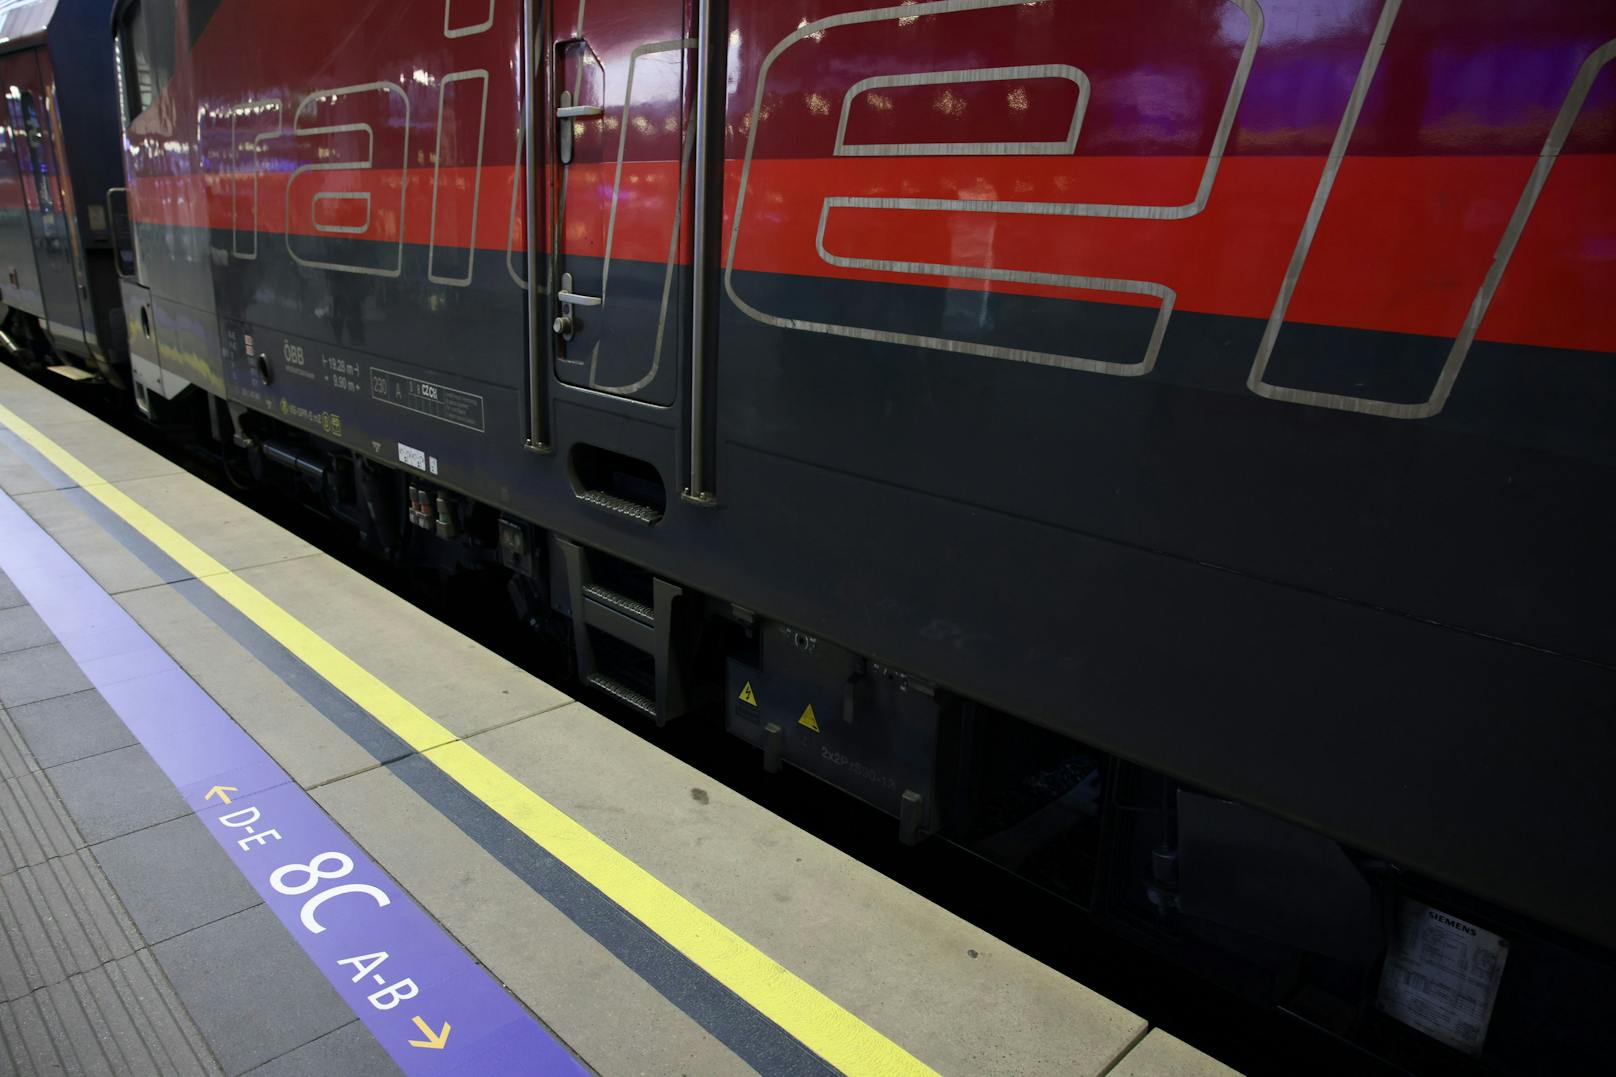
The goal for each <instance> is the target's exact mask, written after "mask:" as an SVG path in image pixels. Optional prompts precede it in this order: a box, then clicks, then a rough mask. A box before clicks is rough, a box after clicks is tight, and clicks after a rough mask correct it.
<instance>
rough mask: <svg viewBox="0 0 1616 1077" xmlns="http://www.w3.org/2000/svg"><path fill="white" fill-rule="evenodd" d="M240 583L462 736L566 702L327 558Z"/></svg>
mask: <svg viewBox="0 0 1616 1077" xmlns="http://www.w3.org/2000/svg"><path fill="white" fill-rule="evenodd" d="M240 576H241V578H242V579H244V580H246V581H247V582H248V583H250V584H252V585H253V586H254V587H256V588H257V589H258V590H260V591H262V592H263V593H264V594H265V595H267V596H268V597H269V598H270V599H272V600H274V601H275V602H276V603H278V604H279V605H280V606H281V607H282V608H283V609H285V610H286V611H287V612H288V613H290V614H291V615H292V616H293V617H296V618H297V619H298V620H300V621H301V622H302V623H303V624H304V625H306V626H308V627H309V628H310V629H312V630H313V631H315V632H317V633H319V634H320V635H321V636H322V637H324V638H325V639H326V640H328V641H329V642H330V643H331V644H332V645H333V646H336V647H338V648H340V649H341V650H342V651H343V652H345V653H346V654H347V655H348V656H349V657H350V658H352V659H353V660H354V661H355V662H358V663H359V664H360V665H361V666H363V667H364V668H365V669H367V670H369V671H370V672H371V673H373V674H375V675H376V676H377V677H379V678H380V679H382V680H383V681H386V682H387V684H388V685H389V686H391V687H392V688H393V689H394V690H396V691H397V692H398V693H399V694H400V695H402V696H404V698H406V699H408V700H409V701H410V702H411V703H413V704H415V705H416V706H417V707H419V708H421V710H423V711H425V712H426V713H427V714H429V715H431V716H432V717H433V718H434V719H436V720H437V721H439V722H441V723H443V725H444V726H445V727H447V728H448V729H449V730H451V731H452V732H453V733H455V734H456V735H457V736H462V737H464V736H469V735H471V734H472V733H474V732H477V731H479V730H484V729H490V728H493V727H494V726H498V725H503V724H505V723H507V722H511V721H514V720H515V719H517V718H521V717H524V716H526V715H530V714H536V713H539V712H541V711H546V710H552V709H554V708H556V707H558V706H560V705H561V704H563V703H565V702H566V701H567V696H566V695H565V694H564V693H562V692H560V691H559V690H557V689H555V688H553V687H551V686H550V685H547V684H545V683H544V682H543V681H540V680H538V679H537V678H535V677H533V676H532V675H531V674H529V673H527V672H525V671H523V670H521V669H518V668H517V667H516V666H514V665H512V664H511V663H510V662H507V661H505V660H504V659H503V658H500V657H499V656H498V655H496V654H494V653H493V652H492V651H489V650H488V649H487V648H486V647H483V646H482V645H480V644H478V643H477V642H475V641H474V640H471V639H468V638H467V637H466V636H464V635H462V634H461V633H459V632H456V631H455V630H454V629H452V628H450V627H449V626H448V625H445V624H443V623H442V622H441V621H438V620H437V619H435V618H433V617H431V616H428V615H427V614H426V613H423V612H422V611H421V610H418V609H416V608H415V607H414V606H411V605H410V604H409V603H408V602H405V601H404V600H403V599H401V598H399V597H397V596H396V595H392V594H389V593H388V592H387V591H386V590H384V589H383V588H382V587H380V586H378V585H377V584H375V583H372V582H371V581H370V580H367V579H365V577H363V576H361V575H359V574H358V573H357V572H355V571H353V570H352V569H350V568H348V567H347V566H346V565H343V564H341V563H339V562H337V561H336V560H334V559H332V558H330V557H327V556H325V555H324V554H322V555H320V556H318V557H308V558H303V559H302V560H297V561H289V562H286V563H284V564H276V565H265V566H262V567H259V568H253V569H248V570H246V571H244V572H242V573H240Z"/></svg>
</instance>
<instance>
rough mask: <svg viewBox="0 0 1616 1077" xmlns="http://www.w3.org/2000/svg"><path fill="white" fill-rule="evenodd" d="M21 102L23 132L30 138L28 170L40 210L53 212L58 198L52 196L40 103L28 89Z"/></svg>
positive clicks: (23, 93)
mask: <svg viewBox="0 0 1616 1077" xmlns="http://www.w3.org/2000/svg"><path fill="white" fill-rule="evenodd" d="M19 104H20V105H21V106H22V125H23V132H24V133H25V134H26V136H27V138H28V152H29V160H28V165H29V168H28V171H30V172H32V173H33V181H34V191H35V193H36V196H37V197H38V198H39V208H40V211H41V212H43V213H51V212H53V211H54V210H55V209H56V200H55V199H54V198H53V197H51V183H50V166H49V158H48V157H47V156H46V150H45V146H44V143H45V129H44V128H43V127H41V126H40V123H39V105H38V103H37V102H36V101H35V100H34V95H33V94H32V93H30V92H29V91H28V90H24V91H23V92H22V97H21V98H20V99H19Z"/></svg>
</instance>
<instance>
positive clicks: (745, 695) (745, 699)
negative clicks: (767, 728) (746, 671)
mask: <svg viewBox="0 0 1616 1077" xmlns="http://www.w3.org/2000/svg"><path fill="white" fill-rule="evenodd" d="M739 698H740V701H741V702H742V703H745V704H746V705H747V706H749V707H755V706H757V696H755V695H753V694H752V682H751V681H747V682H746V687H744V688H742V689H741V694H740V696H739Z"/></svg>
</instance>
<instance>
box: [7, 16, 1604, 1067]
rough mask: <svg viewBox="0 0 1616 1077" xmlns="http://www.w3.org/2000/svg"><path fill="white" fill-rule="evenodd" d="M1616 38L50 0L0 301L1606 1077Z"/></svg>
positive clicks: (596, 672)
mask: <svg viewBox="0 0 1616 1077" xmlns="http://www.w3.org/2000/svg"><path fill="white" fill-rule="evenodd" d="M1613 59H1616V6H1613V5H1611V4H1610V3H1609V2H1608V0H1556V2H1554V3H1542V2H1541V0H1532V2H1528V0H1473V2H1465V3H1460V2H1457V0H1426V2H1420V3H1415V2H1403V0H1332V2H1331V3H1325V4H1320V3H1318V2H1317V0H1139V2H1136V3H1131V4H1102V3H1093V2H1085V0H919V2H917V0H903V2H902V3H891V2H888V0H790V2H780V0H768V2H765V0H554V2H550V3H544V2H541V0H389V2H386V3H383V2H379V0H355V2H354V3H350V4H331V3H320V2H314V0H283V2H281V3H277V4H274V5H266V4H252V3H248V2H246V0H185V2H183V3H181V2H179V0H117V2H116V3H107V2H104V0H103V2H93V0H20V2H7V3H5V4H3V5H0V76H3V77H0V84H3V85H4V86H5V87H6V104H7V112H6V114H5V117H4V123H3V124H0V135H3V138H4V140H5V145H4V146H3V147H0V274H3V279H0V304H3V310H4V320H3V322H0V347H3V349H4V350H5V351H6V352H7V353H8V354H9V356H10V358H11V360H12V361H13V362H14V363H17V364H19V365H23V366H26V367H30V368H32V369H35V370H39V371H42V372H47V373H50V374H54V375H60V376H62V377H65V378H69V379H73V380H77V381H88V382H93V383H96V384H98V385H100V386H102V387H103V388H104V390H105V391H107V392H111V393H117V394H119V395H120V396H121V397H122V398H124V399H127V400H128V401H129V402H130V405H131V406H132V407H133V408H134V409H135V410H136V411H137V412H138V413H139V414H140V415H141V416H143V417H145V419H146V420H149V421H150V422H151V423H152V424H153V425H154V426H158V427H161V428H163V429H164V430H169V431H185V432H186V434H187V436H190V437H193V438H195V439H197V440H198V441H199V442H201V443H205V444H207V445H209V446H212V447H213V449H214V450H216V451H217V452H218V453H219V454H220V455H221V456H222V457H224V458H225V460H226V461H227V462H228V463H229V464H230V465H231V466H232V467H233V468H235V473H237V474H243V475H249V476H251V477H252V479H253V480H254V481H256V482H258V483H260V484H263V485H265V486H267V487H271V488H275V489H279V490H282V491H283V492H285V493H286V494H287V495H288V496H294V497H299V498H303V499H306V500H308V501H310V502H312V503H316V504H319V505H322V506H324V507H326V508H327V509H328V510H329V511H330V512H332V513H333V514H335V515H336V516H338V517H340V518H342V519H344V520H347V521H349V522H350V523H351V526H352V528H353V531H354V533H355V535H356V536H357V537H358V539H359V541H361V542H362V543H364V544H365V545H366V546H368V547H369V548H371V549H373V550H374V551H376V553H377V554H378V555H379V556H381V557H383V558H386V559H389V560H391V561H393V562H395V563H398V564H401V565H413V566H421V567H422V569H423V570H428V569H430V570H431V571H437V572H450V571H453V570H460V569H468V568H478V569H486V570H490V571H496V572H499V573H502V574H503V575H504V577H505V578H506V579H507V591H508V594H509V596H510V600H511V603H512V605H513V606H514V607H515V608H516V609H517V610H518V611H519V613H520V614H521V617H522V618H523V619H524V620H525V621H526V622H528V623H530V624H534V625H538V626H542V627H543V628H544V629H545V631H544V633H543V635H544V638H546V639H549V640H552V641H555V642H554V643H553V645H554V646H559V647H563V648H565V649H566V653H567V655H568V657H569V660H570V662H571V663H572V665H573V668H574V669H575V671H576V673H577V676H578V679H579V680H580V681H581V682H583V683H585V684H588V685H590V686H592V688H593V690H595V691H597V692H599V693H602V694H604V695H605V696H609V697H611V698H612V699H614V700H615V701H616V702H617V703H618V704H620V705H621V706H623V707H625V708H627V709H628V710H630V711H632V712H637V713H639V714H640V715H643V717H644V719H645V720H646V721H647V722H654V723H656V724H658V725H661V724H664V723H668V722H674V721H699V722H708V723H711V724H712V725H713V726H715V727H716V726H718V725H720V724H721V725H722V727H723V729H724V730H725V731H726V732H727V733H728V734H730V735H733V736H736V737H739V738H742V739H744V740H745V741H747V742H749V743H750V744H752V745H753V746H754V747H755V748H756V751H757V756H758V760H759V765H760V766H762V767H763V768H765V769H767V770H769V771H778V770H780V769H781V768H784V767H791V768H795V769H798V770H801V771H805V772H808V773H810V774H812V775H814V776H816V777H817V778H819V779H822V780H823V781H824V782H826V783H828V784H829V785H831V786H834V787H836V788H838V789H841V790H843V791H844V792H846V793H847V794H850V795H851V796H854V797H857V798H859V799H861V800H863V801H865V802H867V803H868V804H870V805H873V806H874V807H875V808H878V809H880V811H881V812H883V813H885V815H886V817H887V818H888V819H890V825H891V826H892V830H893V836H894V840H899V841H904V842H918V841H922V840H929V839H943V840H948V841H952V842H955V843H958V844H960V845H962V846H964V847H966V848H968V849H971V850H974V851H976V852H978V853H980V854H981V855H982V856H984V857H986V858H988V859H990V860H993V861H994V862H996V863H1000V864H1002V865H1004V866H1005V867H1007V868H1008V869H1009V870H1011V871H1014V872H1016V873H1018V874H1020V875H1022V876H1023V877H1025V878H1029V879H1032V880H1035V881H1036V882H1037V883H1038V885H1040V886H1043V887H1045V888H1046V889H1049V890H1051V891H1053V892H1055V893H1058V894H1060V895H1062V896H1063V897H1064V898H1065V899H1067V900H1069V901H1070V902H1071V903H1072V904H1073V905H1074V907H1076V908H1078V909H1080V910H1081V911H1082V912H1083V913H1084V914H1086V915H1087V916H1089V917H1090V918H1092V919H1093V920H1094V921H1095V922H1097V923H1100V924H1102V925H1104V926H1106V927H1107V929H1109V930H1114V931H1116V932H1117V933H1119V934H1121V935H1123V936H1124V937H1126V938H1127V939H1129V940H1132V941H1134V942H1137V943H1138V944H1139V945H1140V946H1143V947H1147V948H1150V949H1152V950H1155V951H1157V952H1160V953H1163V954H1167V955H1170V956H1172V957H1173V958H1174V959H1175V960H1176V961H1178V962H1180V963H1181V965H1183V966H1185V967H1188V968H1190V969H1193V970H1195V971H1196V972H1197V974H1199V975H1203V976H1206V977H1208V978H1210V979H1212V980H1215V981H1217V982H1219V983H1223V984H1229V985H1237V986H1238V989H1239V990H1241V991H1242V992H1245V993H1247V994H1249V995H1251V996H1253V997H1255V998H1257V999H1258V1000H1259V1001H1261V1002H1262V1003H1263V1004H1265V1005H1269V1006H1273V1007H1277V1008H1280V1009H1283V1010H1284V1011H1286V1012H1288V1013H1291V1014H1294V1015H1296V1016H1298V1017H1299V1018H1301V1019H1303V1020H1305V1021H1307V1022H1309V1023H1311V1024H1314V1025H1317V1026H1318V1027H1321V1028H1324V1029H1327V1030H1329V1031H1330V1032H1331V1034H1333V1035H1338V1036H1340V1037H1342V1038H1343V1039H1345V1040H1348V1041H1350V1042H1352V1043H1355V1044H1358V1045H1360V1046H1361V1047H1363V1049H1364V1050H1366V1051H1368V1052H1370V1053H1372V1054H1376V1055H1379V1056H1381V1057H1383V1058H1391V1059H1401V1060H1404V1061H1403V1062H1400V1063H1399V1064H1405V1065H1411V1066H1415V1067H1420V1066H1425V1065H1445V1064H1448V1063H1453V1064H1455V1065H1462V1066H1472V1067H1475V1068H1477V1070H1478V1071H1485V1072H1499V1071H1511V1072H1556V1073H1564V1072H1580V1071H1583V1069H1582V1068H1583V1067H1585V1066H1589V1065H1590V1060H1591V1059H1595V1058H1597V1057H1598V1055H1597V1051H1598V1050H1599V1049H1600V1048H1599V1041H1600V1040H1601V1038H1602V1026H1603V1023H1604V1021H1605V1019H1606V1018H1605V1014H1606V1012H1607V1010H1608V1004H1609V1002H1610V1000H1611V999H1613V998H1616V962H1613V952H1616V950H1613V948H1616V921H1613V919H1612V917H1611V916H1610V915H1609V910H1610V908H1611V903H1612V900H1613V895H1616V857H1613V856H1612V855H1611V843H1610V838H1609V824H1610V822H1611V820H1612V819H1613V818H1616V782H1613V781H1612V779H1611V770H1612V768H1613V766H1616V618H1613V617H1612V616H1611V612H1610V611H1611V604H1612V599H1613V597H1616V568H1613V564H1616V559H1613V558H1612V556H1611V551H1612V550H1613V549H1616V497H1613V496H1612V493H1613V491H1616V481H1613V480H1616V413H1613V400H1616V397H1613V394H1612V387H1613V382H1616V365H1613V364H1616V318H1613V317H1612V316H1611V313H1610V301H1611V297H1612V296H1616V209H1613V204H1616V199H1613V193H1616V65H1613V63H1612V61H1613ZM613 280H615V281H616V284H615V285H612V284H611V281H613ZM41 376H45V375H44V374H42V375H41ZM1408 1060H1413V1061H1408Z"/></svg>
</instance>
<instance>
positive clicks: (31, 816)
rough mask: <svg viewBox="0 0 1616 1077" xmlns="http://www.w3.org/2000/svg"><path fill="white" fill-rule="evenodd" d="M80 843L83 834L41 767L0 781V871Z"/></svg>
mask: <svg viewBox="0 0 1616 1077" xmlns="http://www.w3.org/2000/svg"><path fill="white" fill-rule="evenodd" d="M83 845H84V837H83V835H81V834H80V833H79V829H78V827H77V826H76V825H75V824H74V822H73V819H72V817H71V816H70V815H68V813H67V809H66V808H65V807H64V806H63V804H62V801H61V798H59V797H58V796H57V795H56V790H55V789H53V788H52V787H51V784H50V782H49V781H47V780H46V778H45V774H44V772H43V771H36V772H34V773H31V774H21V775H18V776H17V777H15V778H10V779H7V780H6V781H5V782H4V783H3V784H0V875H4V874H7V873H9V872H12V871H15V870H16V869H18V868H20V867H24V866H26V865H30V864H43V863H44V862H45V861H46V860H49V859H50V858H51V857H53V856H65V855H67V854H68V853H71V852H72V851H73V850H75V849H78V848H81V847H82V846H83Z"/></svg>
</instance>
